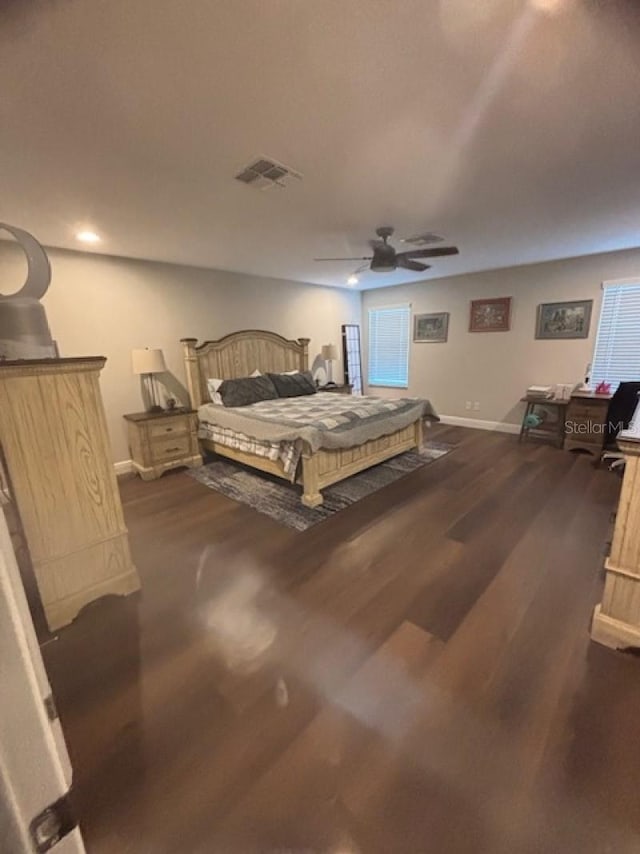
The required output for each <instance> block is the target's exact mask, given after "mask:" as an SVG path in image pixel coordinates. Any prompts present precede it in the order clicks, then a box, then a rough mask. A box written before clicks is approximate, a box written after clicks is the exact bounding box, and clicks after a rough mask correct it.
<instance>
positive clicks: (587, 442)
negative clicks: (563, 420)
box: [564, 391, 612, 457]
mask: <svg viewBox="0 0 640 854" xmlns="http://www.w3.org/2000/svg"><path fill="white" fill-rule="evenodd" d="M611 397H612V395H610V394H596V393H595V392H592V391H576V392H574V393H573V394H572V395H571V401H570V402H569V409H568V411H567V438H566V440H565V443H564V446H565V448H566V450H568V451H575V450H581V451H588V452H589V453H590V454H593V455H594V456H595V457H599V456H600V454H601V453H602V449H603V447H604V439H605V433H606V429H605V425H606V422H607V413H608V412H609V402H610V401H611Z"/></svg>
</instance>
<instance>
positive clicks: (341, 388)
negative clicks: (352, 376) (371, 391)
mask: <svg viewBox="0 0 640 854" xmlns="http://www.w3.org/2000/svg"><path fill="white" fill-rule="evenodd" d="M318 391H331V392H333V394H351V392H352V391H353V386H352V385H351V384H350V383H345V384H344V385H321V386H319V387H318Z"/></svg>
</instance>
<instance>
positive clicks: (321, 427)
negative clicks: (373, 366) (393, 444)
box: [198, 392, 438, 451]
mask: <svg viewBox="0 0 640 854" xmlns="http://www.w3.org/2000/svg"><path fill="white" fill-rule="evenodd" d="M423 416H424V417H426V418H429V419H431V420H433V421H437V420H438V416H437V415H436V413H435V410H434V409H433V407H432V406H431V404H430V403H429V401H428V400H420V399H418V398H397V399H394V400H385V399H383V398H379V397H355V396H350V395H349V396H348V395H341V394H332V393H330V392H318V393H317V394H312V395H304V396H302V397H285V398H276V399H275V400H262V401H260V402H259V403H253V404H251V405H250V406H242V407H233V408H229V407H224V406H218V405H216V404H212V403H205V404H204V405H203V406H201V407H200V408H199V409H198V417H199V419H200V422H201V435H202V434H203V431H205V432H206V428H205V425H210V426H213V427H218V428H226V429H228V430H233V431H235V432H236V433H242V434H243V435H244V436H248V437H250V438H252V439H257V440H260V441H263V442H304V443H306V444H307V445H308V446H309V448H310V449H311V450H312V451H317V450H318V449H319V448H350V447H353V446H355V445H361V444H362V443H363V442H368V441H370V440H373V439H378V438H380V436H385V435H388V434H389V433H394V432H395V431H396V430H401V429H402V428H403V427H407V426H408V425H409V424H412V423H413V422H414V421H417V420H418V418H421V417H423Z"/></svg>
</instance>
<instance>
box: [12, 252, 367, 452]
mask: <svg viewBox="0 0 640 854" xmlns="http://www.w3.org/2000/svg"><path fill="white" fill-rule="evenodd" d="M49 257H50V261H51V267H52V271H53V278H52V283H51V287H50V289H49V292H48V293H47V295H46V296H45V298H44V300H43V303H44V305H45V307H46V310H47V316H48V318H49V325H50V327H51V331H52V333H53V336H54V338H56V339H57V341H58V344H59V347H60V354H61V355H62V356H80V355H105V356H107V364H106V366H105V369H104V372H103V375H102V391H103V397H104V402H105V408H106V411H107V419H108V423H109V432H110V435H111V442H112V446H113V459H114V460H115V461H121V460H126V459H128V458H129V452H128V449H127V443H126V432H125V429H124V423H123V421H122V414H123V413H125V412H135V411H139V410H140V409H141V408H142V398H141V394H140V384H139V378H138V377H134V376H133V375H132V373H131V350H132V349H133V348H135V347H161V348H162V349H163V351H164V354H165V360H166V363H167V367H168V369H169V371H170V372H171V373H173V374H174V375H175V377H176V378H177V379H178V380H179V382H180V383H181V384H183V385H184V382H185V375H184V370H183V363H182V356H181V347H180V344H179V339H180V338H183V337H186V336H192V337H197V338H199V339H203V338H218V337H220V336H222V335H225V334H226V333H228V332H234V331H236V330H238V329H248V328H258V329H268V330H271V331H273V332H278V333H280V334H281V335H284V336H285V337H287V338H299V337H302V336H305V337H309V338H311V344H310V349H309V354H310V364H311V363H312V362H313V360H314V357H315V356H317V354H318V353H319V351H320V347H321V346H322V345H323V344H327V343H335V344H338V345H339V343H340V325H341V324H342V323H357V322H359V320H360V295H359V294H358V293H353V292H351V291H344V290H338V289H332V288H322V287H316V286H313V285H301V284H298V283H294V282H286V281H282V280H278V279H266V278H265V279H262V278H257V277H254V276H245V275H238V274H234V273H225V272H222V271H217V270H216V271H214V270H202V269H198V268H194V267H178V266H173V265H170V264H155V263H149V262H139V261H131V260H126V259H119V258H109V257H106V256H100V255H91V254H88V253H82V252H63V251H57V250H53V249H52V250H50V251H49ZM24 270H25V266H24V258H23V256H22V254H21V253H20V251H19V250H17V248H16V247H15V244H12V243H10V242H3V243H0V293H5V294H8V293H11V292H13V291H15V290H16V288H17V286H18V284H19V283H21V282H22V281H23V280H24ZM338 349H339V352H340V351H341V348H340V347H339V348H338ZM339 370H340V366H339V365H334V371H335V375H336V376H340V374H339Z"/></svg>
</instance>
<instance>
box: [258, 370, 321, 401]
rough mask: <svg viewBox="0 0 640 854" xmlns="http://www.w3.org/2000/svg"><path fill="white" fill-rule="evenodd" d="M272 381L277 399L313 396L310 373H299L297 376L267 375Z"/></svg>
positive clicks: (314, 391) (313, 389)
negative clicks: (304, 395) (305, 395)
mask: <svg viewBox="0 0 640 854" xmlns="http://www.w3.org/2000/svg"><path fill="white" fill-rule="evenodd" d="M267 376H268V377H269V379H270V380H272V382H273V384H274V386H275V387H276V390H277V392H278V397H301V396H302V395H303V394H315V393H316V387H315V385H314V383H313V377H312V375H311V371H299V372H298V373H297V374H267Z"/></svg>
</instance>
